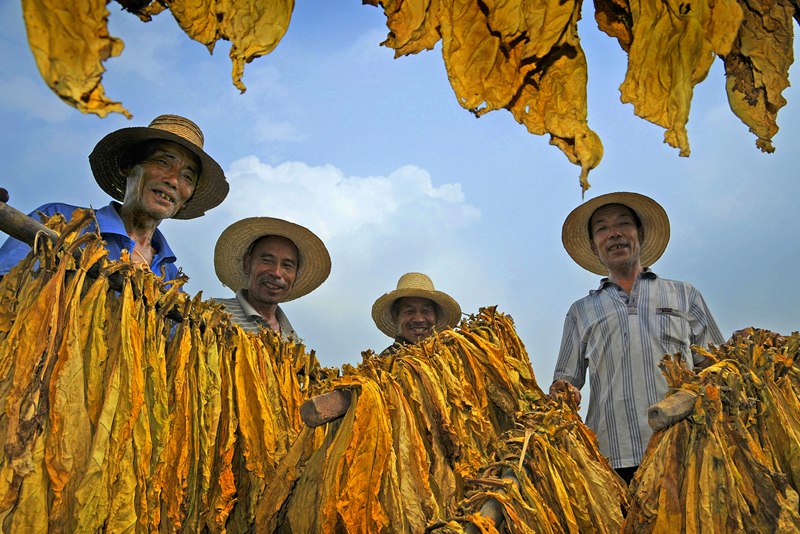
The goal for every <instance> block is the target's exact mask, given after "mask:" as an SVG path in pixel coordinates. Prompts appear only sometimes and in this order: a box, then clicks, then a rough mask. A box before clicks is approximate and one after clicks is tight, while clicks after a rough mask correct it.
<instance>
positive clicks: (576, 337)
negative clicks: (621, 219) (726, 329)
mask: <svg viewBox="0 0 800 534" xmlns="http://www.w3.org/2000/svg"><path fill="white" fill-rule="evenodd" d="M723 341H724V340H723V337H722V333H721V332H720V330H719V327H718V326H717V323H716V322H715V321H714V318H713V317H712V316H711V312H710V311H709V309H708V306H706V303H705V301H704V300H703V296H702V295H701V294H700V292H699V291H698V290H697V289H695V288H694V287H693V286H692V285H691V284H688V283H686V282H679V281H675V280H667V279H664V278H659V277H658V276H657V275H656V274H655V273H653V272H652V271H649V270H647V269H646V270H645V271H644V272H643V273H641V274H640V275H639V278H638V279H637V280H636V281H635V283H634V285H633V288H632V290H631V294H630V296H628V295H627V294H626V293H625V291H623V289H622V288H621V287H620V286H618V285H617V284H615V283H613V282H610V281H609V280H608V279H607V278H604V279H603V280H602V281H601V283H600V287H599V288H598V289H597V290H594V291H591V292H590V293H589V295H588V296H587V297H584V298H582V299H580V300H578V301H577V302H575V303H574V304H573V305H572V307H570V309H569V312H568V313H567V317H566V319H565V321H564V333H563V336H562V338H561V349H560V351H559V355H558V362H557V363H556V368H555V373H554V375H553V380H554V381H555V380H566V381H568V382H570V383H571V384H573V385H574V386H576V387H577V388H581V387H583V385H584V382H585V380H586V371H587V370H588V371H589V381H590V398H589V407H588V412H587V415H586V424H587V425H588V426H589V428H591V429H592V430H593V431H594V432H595V434H596V435H597V440H598V445H599V448H600V451H601V452H602V453H603V454H604V455H606V456H607V457H608V458H609V460H610V462H611V466H612V467H614V468H615V469H616V468H621V467H633V466H638V465H639V463H640V462H641V460H642V456H643V455H644V450H645V449H646V447H647V443H648V441H649V440H650V436H651V435H652V429H651V428H650V426H649V424H648V422H647V411H648V408H649V407H650V406H651V405H652V404H655V403H656V402H658V401H660V400H662V399H663V398H664V395H665V394H666V393H667V391H668V386H667V382H666V379H665V378H664V376H663V374H662V373H661V369H660V368H659V367H658V364H659V362H660V361H661V358H662V357H663V356H664V354H675V353H680V354H681V355H683V357H684V360H685V361H686V363H687V365H688V366H689V368H690V369H691V368H692V366H693V364H694V363H695V362H694V360H695V359H697V360H698V362H699V361H700V360H702V357H700V356H697V357H696V358H695V355H693V354H692V352H691V350H690V349H689V347H690V345H693V344H694V345H700V346H708V344H709V343H714V344H721V343H722V342H723Z"/></svg>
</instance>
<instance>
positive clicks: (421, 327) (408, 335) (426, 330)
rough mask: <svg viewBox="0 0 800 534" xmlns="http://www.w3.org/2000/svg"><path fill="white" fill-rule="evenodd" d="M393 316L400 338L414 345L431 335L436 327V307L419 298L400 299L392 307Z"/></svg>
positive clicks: (431, 302) (427, 300) (429, 301)
mask: <svg viewBox="0 0 800 534" xmlns="http://www.w3.org/2000/svg"><path fill="white" fill-rule="evenodd" d="M393 315H394V319H395V321H396V323H397V330H398V334H399V335H400V337H402V338H403V339H405V340H406V341H409V342H411V343H416V342H418V341H420V340H422V339H425V338H426V337H428V336H429V335H431V334H433V327H434V326H436V305H435V304H434V303H433V301H431V300H429V299H426V298H420V297H401V298H399V299H397V302H396V303H395V304H394V306H393Z"/></svg>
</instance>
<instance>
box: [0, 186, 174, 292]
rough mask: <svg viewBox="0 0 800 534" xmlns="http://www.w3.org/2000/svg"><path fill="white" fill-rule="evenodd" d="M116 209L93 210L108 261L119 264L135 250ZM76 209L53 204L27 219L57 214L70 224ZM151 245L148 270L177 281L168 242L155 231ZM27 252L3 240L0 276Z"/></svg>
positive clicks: (21, 245)
mask: <svg viewBox="0 0 800 534" xmlns="http://www.w3.org/2000/svg"><path fill="white" fill-rule="evenodd" d="M119 206H120V204H119V202H114V201H112V202H111V203H110V204H109V205H108V206H106V207H104V208H100V209H99V210H94V213H95V217H96V218H97V224H98V226H99V227H100V236H101V237H102V238H103V241H105V243H106V249H108V258H109V259H111V260H118V259H119V258H120V254H121V253H122V250H123V249H125V250H128V252H132V251H133V247H134V246H135V243H134V241H133V239H131V238H130V237H129V236H128V232H127V231H126V230H125V224H124V223H123V222H122V219H121V218H120V216H119V212H118V211H117V210H118V209H119ZM78 208H79V206H71V205H69V204H61V203H58V202H52V203H50V204H45V205H44V206H41V207H39V208H36V209H35V210H34V211H32V212H31V213H29V215H30V216H31V217H33V218H34V219H37V218H39V217H38V216H37V212H42V213H44V214H45V215H46V216H47V217H50V216H51V215H54V214H56V213H61V214H62V215H64V217H65V218H66V219H67V220H69V219H70V218H71V217H72V213H73V212H74V211H75V210H76V209H78ZM84 231H85V232H93V231H95V227H94V223H92V224H90V225H89V226H88V227H87V228H86V230H84ZM151 245H152V246H153V248H154V249H155V255H154V256H153V261H152V262H151V263H150V269H151V270H152V271H153V272H154V273H156V274H158V275H160V274H162V269H163V270H164V271H163V274H164V280H174V279H175V278H177V277H178V267H177V266H176V265H175V261H176V260H177V258H176V257H175V254H174V253H173V252H172V249H171V248H170V247H169V243H167V240H166V239H165V238H164V234H162V233H161V232H160V231H159V230H158V229H156V232H155V234H153V239H152V242H151ZM30 250H31V247H30V246H28V245H27V244H26V243H23V242H22V241H19V240H17V239H14V238H13V237H9V238H8V239H6V242H5V243H3V246H2V247H0V276H2V275H5V274H7V273H8V271H10V270H11V269H12V268H13V267H14V266H15V265H16V264H17V263H19V262H20V261H21V260H22V259H23V258H24V257H25V256H27V254H28V252H30Z"/></svg>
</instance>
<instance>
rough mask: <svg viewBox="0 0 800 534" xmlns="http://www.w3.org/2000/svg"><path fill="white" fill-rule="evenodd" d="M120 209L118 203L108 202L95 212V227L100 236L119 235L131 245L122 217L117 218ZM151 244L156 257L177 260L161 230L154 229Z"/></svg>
mask: <svg viewBox="0 0 800 534" xmlns="http://www.w3.org/2000/svg"><path fill="white" fill-rule="evenodd" d="M120 207H122V205H121V204H120V203H119V202H116V201H114V200H112V201H111V202H109V204H108V206H104V207H102V208H100V209H99V210H96V211H95V217H96V218H97V225H98V226H99V227H100V234H101V235H102V234H116V235H120V236H123V237H124V238H125V239H127V240H128V241H130V242H131V243H132V244H133V240H132V239H131V238H130V236H129V235H128V231H127V230H125V223H123V222H122V217H120V216H119V208H120ZM151 244H152V245H153V248H155V249H156V254H157V255H158V256H161V257H162V258H164V259H165V260H171V261H173V262H174V261H175V260H176V259H177V258H176V256H175V253H174V252H172V249H171V248H170V246H169V243H167V239H166V238H165V237H164V234H162V233H161V230H159V229H158V228H156V231H155V233H154V234H153V239H152V240H151ZM131 250H133V248H131Z"/></svg>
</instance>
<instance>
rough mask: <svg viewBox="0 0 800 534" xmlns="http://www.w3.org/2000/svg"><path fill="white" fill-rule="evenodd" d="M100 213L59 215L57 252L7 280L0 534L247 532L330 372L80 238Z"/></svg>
mask: <svg viewBox="0 0 800 534" xmlns="http://www.w3.org/2000/svg"><path fill="white" fill-rule="evenodd" d="M92 218H93V213H92V212H91V211H90V210H84V211H80V212H77V215H76V217H75V218H73V220H72V221H71V222H69V223H65V222H64V221H63V218H61V216H56V217H53V218H52V219H51V220H50V221H49V223H48V224H49V225H50V226H51V227H53V228H54V229H56V230H58V232H59V233H60V235H61V238H60V240H59V242H58V243H56V244H55V245H51V243H50V242H49V241H47V240H45V239H43V240H41V242H40V243H38V244H37V247H36V248H37V251H36V253H35V254H30V255H29V256H28V257H27V258H26V259H25V260H23V261H22V262H21V263H20V264H19V265H18V266H17V267H16V268H14V269H13V270H12V271H11V272H10V273H9V274H8V275H6V276H5V277H4V278H3V280H2V281H1V282H0V443H2V446H3V455H2V458H0V517H1V518H2V525H3V530H5V531H12V532H34V531H35V532H42V531H47V530H52V531H77V532H95V531H98V530H107V531H112V532H113V531H139V532H145V531H157V530H166V531H173V530H188V531H200V530H209V531H212V532H220V531H226V530H227V531H233V532H236V531H243V530H248V529H250V528H252V525H253V522H254V517H255V509H254V506H255V503H256V500H257V497H258V495H259V494H260V492H261V491H262V490H263V488H264V487H265V486H266V484H267V483H268V482H270V481H271V480H272V479H273V478H274V476H275V472H276V467H277V465H278V463H279V461H280V460H281V459H282V458H283V457H284V456H286V454H287V453H288V451H289V448H290V446H291V445H292V443H293V442H294V441H295V440H296V438H297V436H298V435H299V433H300V432H301V429H302V422H301V419H300V414H299V407H300V405H301V403H302V402H303V401H304V400H305V399H306V398H307V397H308V396H310V395H313V394H315V393H317V392H319V391H322V389H321V387H322V384H323V383H324V382H325V380H326V376H327V375H326V373H327V372H328V371H326V370H322V369H320V367H319V364H318V362H317V360H316V358H315V356H314V354H313V352H312V353H310V354H309V353H306V352H305V349H304V347H303V346H302V345H299V344H295V343H292V342H281V341H280V339H279V338H277V336H274V335H271V334H269V333H268V332H264V333H263V334H261V335H258V336H256V335H252V334H247V333H245V332H244V331H242V329H241V328H239V327H238V326H235V325H233V324H231V322H230V320H229V317H228V316H227V314H225V313H224V312H222V311H221V308H220V307H219V306H218V305H215V304H213V303H212V302H205V301H203V300H201V298H200V295H198V296H197V297H195V298H189V297H188V296H187V295H186V294H185V293H182V292H181V291H180V287H181V285H182V284H183V283H184V282H185V278H184V279H179V280H172V281H167V282H169V284H171V285H169V286H168V284H167V283H165V281H163V280H161V279H160V278H158V277H157V276H155V275H154V273H152V272H150V271H149V270H147V269H144V268H142V267H141V266H139V265H135V264H133V263H131V262H130V261H127V260H128V258H126V257H124V256H123V258H122V260H120V261H115V262H110V261H108V260H107V258H106V256H107V251H106V250H105V249H104V248H103V243H102V240H101V238H100V236H99V235H98V234H96V233H91V232H88V233H81V230H82V229H83V228H84V227H85V226H86V225H87V224H88V223H89V222H90V221H91V220H92ZM92 265H98V266H99V267H100V269H99V274H96V275H95V277H89V276H87V271H88V270H89V268H90V267H91V266H92ZM111 277H116V279H117V280H121V281H122V285H121V287H117V288H116V289H115V288H112V287H111V285H110V282H109V280H110V278H111ZM170 310H177V311H178V312H179V314H180V316H181V318H182V320H181V322H179V323H177V322H174V321H173V320H172V319H169V318H168V317H167V316H168V312H169V311H170Z"/></svg>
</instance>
